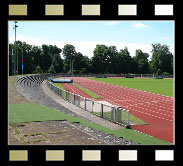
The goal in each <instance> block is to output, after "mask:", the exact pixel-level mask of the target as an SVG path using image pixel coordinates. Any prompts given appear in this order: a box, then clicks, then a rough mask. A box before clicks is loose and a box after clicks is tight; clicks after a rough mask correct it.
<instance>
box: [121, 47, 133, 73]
mask: <svg viewBox="0 0 183 166" xmlns="http://www.w3.org/2000/svg"><path fill="white" fill-rule="evenodd" d="M118 56H119V57H118V58H119V71H120V72H121V73H123V74H127V73H131V66H130V64H131V62H132V57H131V56H130V53H129V51H128V48H127V47H125V48H124V49H121V50H120V52H119V54H118Z"/></svg>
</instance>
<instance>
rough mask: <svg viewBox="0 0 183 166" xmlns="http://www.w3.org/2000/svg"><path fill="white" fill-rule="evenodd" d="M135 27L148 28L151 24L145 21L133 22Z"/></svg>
mask: <svg viewBox="0 0 183 166" xmlns="http://www.w3.org/2000/svg"><path fill="white" fill-rule="evenodd" d="M133 27H134V28H148V27H149V26H148V25H146V24H143V23H135V24H133Z"/></svg>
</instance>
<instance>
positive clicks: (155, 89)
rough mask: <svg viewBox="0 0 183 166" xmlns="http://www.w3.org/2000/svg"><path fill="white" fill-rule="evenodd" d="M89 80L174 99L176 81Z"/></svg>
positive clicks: (138, 79)
mask: <svg viewBox="0 0 183 166" xmlns="http://www.w3.org/2000/svg"><path fill="white" fill-rule="evenodd" d="M89 79H91V80H96V81H101V82H105V83H109V84H114V85H119V86H124V87H128V88H133V89H138V90H143V91H147V92H151V93H156V94H161V95H165V96H170V97H173V91H174V88H173V85H174V79H152V78H149V79H143V78H89Z"/></svg>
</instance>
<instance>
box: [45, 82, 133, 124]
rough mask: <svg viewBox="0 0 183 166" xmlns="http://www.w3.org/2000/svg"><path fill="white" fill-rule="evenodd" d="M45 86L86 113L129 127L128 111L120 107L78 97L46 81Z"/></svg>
mask: <svg viewBox="0 0 183 166" xmlns="http://www.w3.org/2000/svg"><path fill="white" fill-rule="evenodd" d="M47 86H48V87H49V88H50V89H51V90H52V91H53V92H54V93H56V94H57V95H59V96H60V97H61V98H63V99H65V100H66V101H68V102H70V103H72V104H74V105H76V106H77V107H80V108H82V109H84V110H85V111H88V112H90V113H92V114H95V115H97V116H99V117H101V118H104V119H107V120H109V121H111V122H114V123H117V124H120V125H122V126H125V127H127V126H129V122H130V119H129V118H130V111H129V110H124V109H122V108H121V107H117V106H109V105H105V104H103V103H99V102H97V101H94V100H91V99H88V98H85V97H82V96H79V95H77V94H73V93H71V92H68V91H65V90H62V89H60V88H58V87H56V86H54V85H52V83H50V82H49V81H48V80H47Z"/></svg>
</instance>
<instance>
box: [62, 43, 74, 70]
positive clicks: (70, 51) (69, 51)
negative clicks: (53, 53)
mask: <svg viewBox="0 0 183 166" xmlns="http://www.w3.org/2000/svg"><path fill="white" fill-rule="evenodd" d="M62 54H63V57H64V58H65V60H64V63H65V64H64V67H65V71H68V67H69V64H70V72H71V70H72V61H73V59H74V57H75V55H76V50H75V47H74V46H73V45H71V44H66V45H65V46H64V48H63V49H62Z"/></svg>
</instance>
